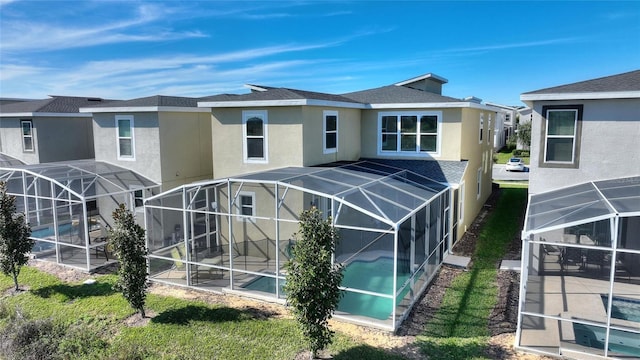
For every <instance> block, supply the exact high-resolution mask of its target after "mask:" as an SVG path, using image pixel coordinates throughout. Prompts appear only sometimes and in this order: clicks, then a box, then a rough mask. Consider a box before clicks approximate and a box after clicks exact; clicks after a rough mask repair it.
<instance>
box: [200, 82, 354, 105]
mask: <svg viewBox="0 0 640 360" xmlns="http://www.w3.org/2000/svg"><path fill="white" fill-rule="evenodd" d="M256 86H257V85H256ZM257 87H260V88H264V89H266V90H265V91H253V92H251V93H248V94H220V95H214V96H207V97H203V98H200V99H199V100H200V101H206V102H218V101H220V102H225V101H269V100H305V99H306V100H322V101H335V102H349V103H358V101H355V100H353V99H348V98H346V97H344V96H340V95H333V94H326V93H320V92H313V91H304V90H296V89H288V88H274V87H269V86H257Z"/></svg>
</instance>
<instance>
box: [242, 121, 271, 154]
mask: <svg viewBox="0 0 640 360" xmlns="http://www.w3.org/2000/svg"><path fill="white" fill-rule="evenodd" d="M242 135H243V139H242V142H243V153H244V162H246V163H266V162H267V161H268V159H267V112H266V111H264V110H259V111H243V112H242Z"/></svg>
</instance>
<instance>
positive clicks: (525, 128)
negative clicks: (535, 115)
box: [518, 121, 531, 150]
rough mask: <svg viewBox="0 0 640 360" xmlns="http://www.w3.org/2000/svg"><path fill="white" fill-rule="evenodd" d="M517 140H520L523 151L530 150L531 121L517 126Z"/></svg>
mask: <svg viewBox="0 0 640 360" xmlns="http://www.w3.org/2000/svg"><path fill="white" fill-rule="evenodd" d="M518 140H520V142H521V143H522V145H523V146H524V148H525V149H527V150H528V149H530V148H531V121H527V122H525V123H522V124H520V126H518Z"/></svg>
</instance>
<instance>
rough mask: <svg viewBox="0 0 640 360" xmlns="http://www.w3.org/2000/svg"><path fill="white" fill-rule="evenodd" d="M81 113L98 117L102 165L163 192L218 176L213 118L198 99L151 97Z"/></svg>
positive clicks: (97, 150)
mask: <svg viewBox="0 0 640 360" xmlns="http://www.w3.org/2000/svg"><path fill="white" fill-rule="evenodd" d="M80 111H81V112H82V113H87V114H89V115H92V116H93V134H94V138H95V139H94V145H95V159H96V160H98V161H106V162H108V163H111V164H115V165H118V166H121V167H124V168H127V169H131V170H133V171H135V172H137V173H139V174H142V175H143V176H145V177H147V178H149V179H151V180H152V181H154V182H156V183H158V184H161V189H162V190H167V189H171V188H173V187H176V186H179V185H182V184H185V183H190V182H193V181H197V180H202V179H210V178H212V177H213V176H214V174H213V169H212V164H213V161H212V158H211V136H212V134H211V115H210V111H209V109H206V108H199V107H198V106H197V99H195V98H189V97H176V96H161V95H158V96H149V97H143V98H138V99H131V100H121V101H112V102H110V103H107V104H96V105H95V106H91V107H89V106H87V107H84V108H82V109H80ZM145 197H146V196H145Z"/></svg>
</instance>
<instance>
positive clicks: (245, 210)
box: [236, 191, 256, 221]
mask: <svg viewBox="0 0 640 360" xmlns="http://www.w3.org/2000/svg"><path fill="white" fill-rule="evenodd" d="M236 215H239V216H238V217H237V220H238V221H247V220H248V221H255V219H254V218H253V217H254V216H255V215H256V194H255V193H253V192H245V191H241V192H240V193H239V194H238V198H237V200H236Z"/></svg>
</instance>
